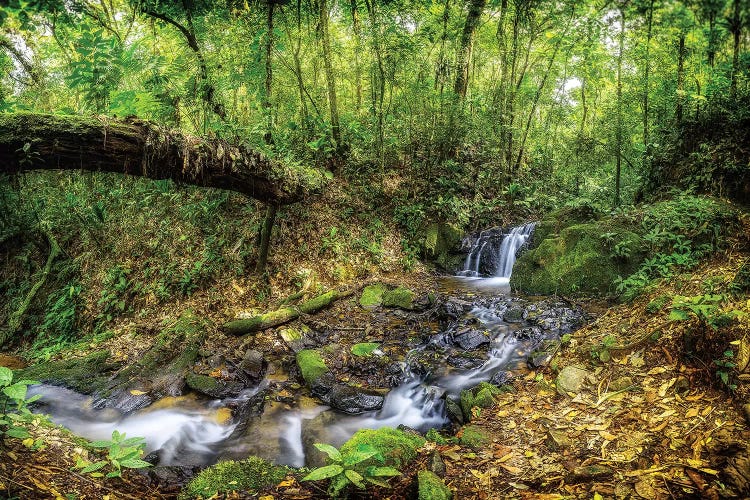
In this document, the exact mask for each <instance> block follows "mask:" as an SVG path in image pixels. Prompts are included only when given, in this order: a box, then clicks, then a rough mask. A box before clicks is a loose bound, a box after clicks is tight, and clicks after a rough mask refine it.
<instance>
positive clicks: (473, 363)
mask: <svg viewBox="0 0 750 500" xmlns="http://www.w3.org/2000/svg"><path fill="white" fill-rule="evenodd" d="M485 361H486V360H485V359H482V358H467V357H464V356H448V358H447V359H446V362H447V363H448V364H449V365H451V366H452V367H454V368H460V369H462V370H468V369H471V368H476V367H477V366H479V365H481V364H482V363H484V362H485Z"/></svg>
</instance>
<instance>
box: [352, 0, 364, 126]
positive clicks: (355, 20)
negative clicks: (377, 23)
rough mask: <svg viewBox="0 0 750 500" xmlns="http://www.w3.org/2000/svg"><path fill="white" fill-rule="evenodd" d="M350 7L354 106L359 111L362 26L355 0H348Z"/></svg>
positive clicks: (360, 105) (360, 100) (360, 98)
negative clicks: (352, 42)
mask: <svg viewBox="0 0 750 500" xmlns="http://www.w3.org/2000/svg"><path fill="white" fill-rule="evenodd" d="M350 2H351V9H352V30H353V31H354V106H355V109H356V110H357V113H359V110H360V109H361V108H362V65H361V63H360V60H359V56H360V52H361V51H362V28H361V26H360V21H359V6H358V5H357V0H350Z"/></svg>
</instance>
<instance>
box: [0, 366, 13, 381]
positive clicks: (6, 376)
mask: <svg viewBox="0 0 750 500" xmlns="http://www.w3.org/2000/svg"><path fill="white" fill-rule="evenodd" d="M11 380H13V371H12V370H11V369H10V368H7V367H5V366H0V385H8V384H10V381H11Z"/></svg>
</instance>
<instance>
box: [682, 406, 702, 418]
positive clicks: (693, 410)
mask: <svg viewBox="0 0 750 500" xmlns="http://www.w3.org/2000/svg"><path fill="white" fill-rule="evenodd" d="M699 412H700V410H699V409H698V408H697V407H693V408H690V409H689V410H688V411H687V412H686V413H685V418H693V417H697V416H698V413H699Z"/></svg>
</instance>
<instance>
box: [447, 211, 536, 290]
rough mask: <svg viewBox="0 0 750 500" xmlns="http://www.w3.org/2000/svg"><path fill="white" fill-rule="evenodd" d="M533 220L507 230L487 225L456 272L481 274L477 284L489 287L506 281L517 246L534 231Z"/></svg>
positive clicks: (523, 242)
mask: <svg viewBox="0 0 750 500" xmlns="http://www.w3.org/2000/svg"><path fill="white" fill-rule="evenodd" d="M535 226H536V223H535V222H530V223H528V224H524V225H523V226H517V227H514V228H511V230H510V231H509V232H507V233H506V232H505V231H503V230H498V229H497V228H495V229H488V230H486V231H482V232H481V233H479V236H478V237H477V238H476V240H474V241H473V242H471V240H466V241H465V245H466V246H469V250H468V253H467V254H466V260H465V261H464V268H463V269H462V270H461V271H459V272H458V276H461V277H465V278H481V279H482V281H481V282H480V283H479V286H481V287H483V288H491V287H498V286H503V285H507V284H508V282H509V280H510V275H511V274H512V272H513V264H515V262H516V255H517V253H518V251H519V250H520V248H521V247H522V246H523V245H524V244H525V243H526V241H528V239H529V237H530V236H531V234H532V233H533V232H534V227H535Z"/></svg>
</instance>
